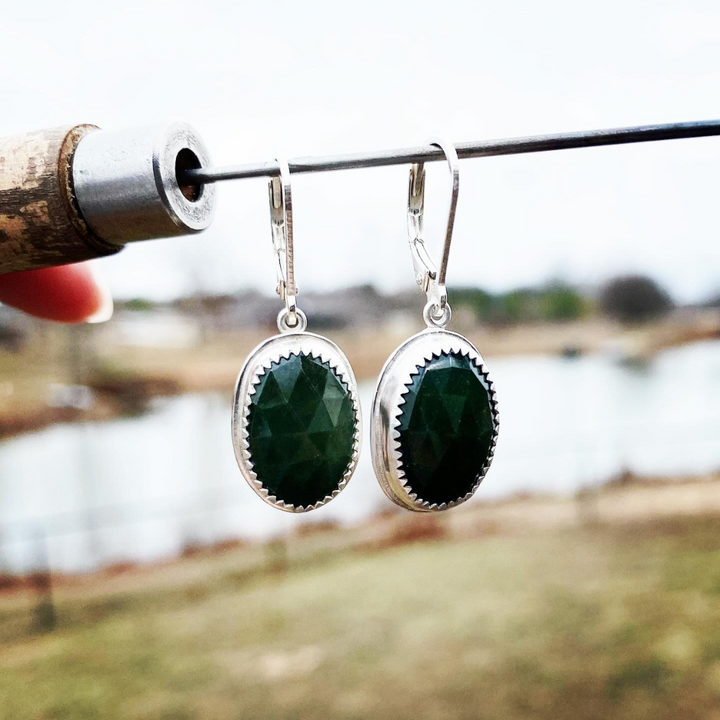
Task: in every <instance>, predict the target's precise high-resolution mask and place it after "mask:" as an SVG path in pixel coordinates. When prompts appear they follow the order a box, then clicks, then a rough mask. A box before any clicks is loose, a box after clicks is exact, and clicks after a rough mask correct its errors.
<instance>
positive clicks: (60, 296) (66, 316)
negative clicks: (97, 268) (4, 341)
mask: <svg viewBox="0 0 720 720" xmlns="http://www.w3.org/2000/svg"><path fill="white" fill-rule="evenodd" d="M0 302H4V303H7V304H8V305H13V306H14V307H16V308H19V309H20V310H22V311H24V312H26V313H29V314H30V315H35V316H36V317H39V318H43V319H45V320H54V321H55V322H64V323H81V322H103V321H104V320H108V319H109V318H110V317H111V315H112V311H113V303H112V297H111V296H110V292H109V290H108V289H107V287H106V285H105V284H104V283H103V282H101V281H99V279H98V277H97V276H96V274H95V273H94V272H93V270H92V269H91V267H90V265H88V264H87V263H82V264H78V265H63V266H62V267H52V268H44V269H43V270H29V271H27V272H18V273H10V274H9V275H2V276H0Z"/></svg>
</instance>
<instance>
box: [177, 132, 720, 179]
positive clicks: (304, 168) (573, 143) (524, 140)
mask: <svg viewBox="0 0 720 720" xmlns="http://www.w3.org/2000/svg"><path fill="white" fill-rule="evenodd" d="M714 135H720V120H701V121H697V122H682V123H668V124H665V125H639V126H637V127H626V128H611V129H608V130H589V131H585V132H569V133H558V134H557V135H534V136H530V137H520V138H507V139H505V140H488V141H485V142H464V143H458V144H457V145H456V146H455V147H456V149H457V154H458V157H459V158H461V159H466V158H474V157H490V156H493V155H520V154H523V153H535V152H547V151H549V150H570V149H573V148H584V147H599V146H602V145H624V144H626V143H640V142H653V141H656V140H680V139H683V138H694V137H710V136H714ZM444 159H445V156H444V155H443V153H442V151H441V150H440V149H439V148H437V147H435V146H434V145H427V146H420V147H412V148H402V149H398V150H382V151H379V152H364V153H350V154H347V155H328V156H324V157H301V158H295V159H293V160H290V161H289V162H288V165H289V167H290V172H291V173H311V172H328V171H331V170H351V169H355V168H366V167H380V166H384V165H408V164H411V163H417V162H434V161H436V160H444ZM278 172H279V168H278V166H277V163H276V162H274V161H271V162H263V163H250V164H248V165H228V166H226V167H211V168H200V169H199V170H188V171H186V173H185V179H186V180H187V181H188V182H189V183H213V182H220V181H223V180H239V179H243V178H254V177H266V176H270V175H277V174H278Z"/></svg>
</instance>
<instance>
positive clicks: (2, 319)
mask: <svg viewBox="0 0 720 720" xmlns="http://www.w3.org/2000/svg"><path fill="white" fill-rule="evenodd" d="M29 322H30V321H29V320H28V318H27V317H25V316H24V315H23V314H22V313H20V312H19V311H17V310H15V309H13V308H11V307H8V306H7V305H0V350H6V351H8V352H19V351H20V350H21V349H22V347H23V346H24V345H25V343H26V342H27V341H28V339H29V334H30V333H29V330H30V328H29Z"/></svg>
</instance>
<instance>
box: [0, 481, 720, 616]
mask: <svg viewBox="0 0 720 720" xmlns="http://www.w3.org/2000/svg"><path fill="white" fill-rule="evenodd" d="M690 517H720V470H718V471H716V472H713V473H708V474H705V475H699V476H698V475H691V476H678V477H674V478H659V477H656V476H649V477H643V476H635V475H632V474H630V473H626V474H623V475H621V476H618V477H616V478H613V479H611V480H609V481H608V482H606V483H604V484H602V485H598V486H597V487H593V488H591V489H587V490H584V491H581V492H578V493H576V494H575V495H574V496H571V497H562V496H554V495H545V494H541V493H531V494H527V493H521V494H518V495H514V496H511V497H508V498H503V499H498V500H482V499H481V498H476V499H475V500H474V501H471V502H469V503H466V504H464V505H462V506H460V507H458V508H454V509H453V510H452V511H451V512H446V513H409V512H406V511H404V510H402V509H401V508H397V507H395V506H393V505H391V504H388V506H387V507H386V508H385V509H383V510H382V511H380V512H378V513H375V514H374V515H372V516H370V517H369V518H368V519H366V520H363V521H362V522H359V523H357V524H350V525H343V524H342V523H339V522H336V521H332V520H330V521H328V520H318V521H315V522H310V523H307V524H303V525H298V526H297V527H295V528H294V529H293V530H292V531H290V532H287V533H282V534H278V535H276V536H273V537H271V538H270V539H268V540H248V539H243V538H234V539H229V540H223V541H220V542H217V543H212V544H208V545H188V546H186V547H185V548H184V550H183V551H182V553H180V554H179V555H177V556H175V557H173V558H169V559H165V560H161V561H155V562H147V563H143V562H140V561H123V562H118V563H114V564H112V565H108V566H106V567H103V568H99V569H96V570H92V571H90V572H84V573H47V572H34V573H28V574H25V575H13V574H10V573H0V598H3V597H5V598H10V597H12V596H14V595H30V594H32V593H34V592H36V591H37V588H38V584H39V583H40V584H42V583H45V584H46V585H47V586H48V587H49V586H52V587H53V592H54V591H55V590H62V591H63V593H65V592H67V593H68V594H69V595H75V594H76V593H79V594H81V595H82V594H85V593H86V592H90V593H91V594H92V593H93V592H94V590H93V588H94V587H95V586H97V585H102V586H103V587H109V588H110V589H112V587H113V584H114V583H117V584H118V585H119V586H122V587H124V588H127V587H132V586H133V584H134V583H136V584H137V586H138V587H140V586H142V585H144V584H145V583H147V582H148V581H149V580H151V581H152V583H159V584H160V585H164V584H166V583H168V582H177V581H179V580H182V581H183V582H185V581H186V580H188V579H190V578H192V577H195V575H196V573H197V572H203V571H202V567H203V566H204V565H205V564H206V563H211V564H212V563H218V564H219V565H221V566H224V565H225V564H227V563H228V562H230V563H231V564H232V563H234V562H235V561H239V565H238V566H237V571H238V572H240V573H241V574H247V576H248V578H250V577H255V576H258V575H264V574H272V573H273V572H276V571H277V570H278V568H280V569H287V567H288V566H289V564H292V563H293V562H295V561H297V562H302V563H306V562H307V561H308V560H312V558H313V557H314V556H316V555H317V556H318V557H321V558H322V559H323V560H324V561H325V560H327V559H328V558H329V557H332V556H339V555H342V554H343V553H347V552H382V551H384V550H388V549H390V548H393V547H396V546H398V545H405V544H412V543H415V542H424V541H433V540H443V541H453V542H461V541H469V540H481V539H483V538H486V537H491V536H497V535H503V536H505V535H507V536H518V535H532V534H533V533H537V532H547V531H563V530H567V529H571V528H583V527H593V526H596V525H597V526H600V525H611V526H633V525H642V524H646V523H653V522H661V521H678V520H680V521H681V520H682V519H683V518H690ZM2 610H3V606H2V604H0V612H2Z"/></svg>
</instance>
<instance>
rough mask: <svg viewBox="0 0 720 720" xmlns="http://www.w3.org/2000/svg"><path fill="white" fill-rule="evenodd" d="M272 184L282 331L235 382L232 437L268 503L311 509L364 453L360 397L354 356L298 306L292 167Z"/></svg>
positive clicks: (337, 487) (342, 482) (283, 167)
mask: <svg viewBox="0 0 720 720" xmlns="http://www.w3.org/2000/svg"><path fill="white" fill-rule="evenodd" d="M278 165H279V166H280V174H279V176H275V177H273V178H272V179H271V180H270V183H269V196H270V214H271V221H272V239H273V247H274V250H275V256H276V261H277V268H276V269H277V276H278V287H277V292H278V294H279V295H280V297H281V298H282V299H283V300H284V301H285V307H284V308H283V309H282V310H280V313H279V314H278V328H279V330H280V334H279V335H276V336H274V337H271V338H269V339H268V340H266V341H265V342H263V343H261V344H260V345H258V347H256V348H255V349H254V350H253V351H252V352H251V353H250V356H249V357H248V359H247V360H246V361H245V364H244V365H243V368H242V370H241V371H240V375H239V376H238V380H237V384H236V386H235V397H234V402H233V413H232V438H233V447H234V449H235V457H236V459H237V462H238V465H239V467H240V470H241V472H242V474H243V476H244V477H245V479H246V480H247V482H248V484H249V485H250V487H251V488H252V489H253V490H254V491H255V492H256V493H257V494H258V495H259V496H260V497H261V498H262V499H263V500H264V501H265V502H267V503H269V504H270V505H272V506H273V507H276V508H279V509H280V510H285V511H287V512H306V511H308V510H313V509H315V508H318V507H320V506H322V505H324V504H325V503H327V502H329V501H330V500H332V498H334V497H335V496H336V495H337V494H338V493H339V492H340V491H341V490H342V489H343V488H344V487H345V486H346V485H347V483H348V481H349V480H350V477H351V476H352V474H353V472H354V470H355V467H356V465H357V461H358V456H359V454H360V427H361V419H360V403H359V400H358V392H357V383H356V381H355V376H354V374H353V371H352V368H351V367H350V363H349V362H348V360H347V358H346V357H345V355H344V354H343V353H342V351H341V350H340V348H338V347H337V345H335V344H334V343H332V342H330V340H328V339H327V338H324V337H322V336H320V335H315V334H313V333H309V332H306V327H307V318H306V316H305V313H303V311H302V310H300V308H298V307H297V303H296V298H295V296H296V293H297V289H296V287H295V270H294V245H293V227H292V196H291V191H290V171H289V168H288V165H287V163H286V162H285V161H282V160H278Z"/></svg>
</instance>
